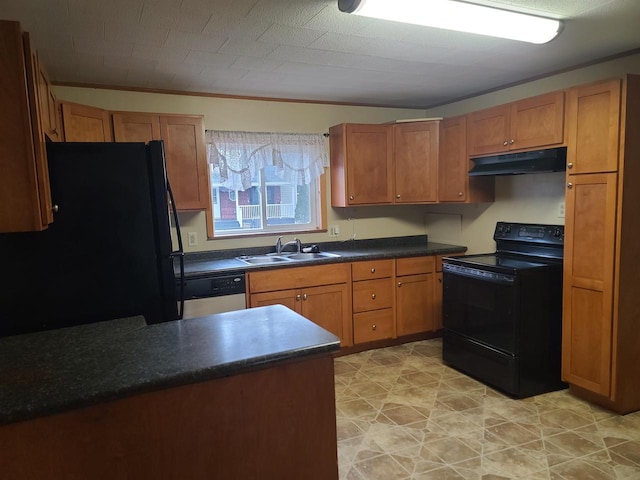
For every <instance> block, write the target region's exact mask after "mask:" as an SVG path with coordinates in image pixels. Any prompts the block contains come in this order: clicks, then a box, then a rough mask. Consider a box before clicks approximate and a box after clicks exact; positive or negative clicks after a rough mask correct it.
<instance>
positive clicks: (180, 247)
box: [167, 177, 184, 320]
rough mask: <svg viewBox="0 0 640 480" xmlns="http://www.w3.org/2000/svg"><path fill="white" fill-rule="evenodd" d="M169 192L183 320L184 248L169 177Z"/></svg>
mask: <svg viewBox="0 0 640 480" xmlns="http://www.w3.org/2000/svg"><path fill="white" fill-rule="evenodd" d="M167 193H168V194H169V199H170V200H171V211H172V213H173V221H174V223H175V225H176V237H177V238H178V249H177V250H174V251H173V252H171V258H172V259H173V258H175V257H178V258H179V259H180V279H179V280H180V294H179V298H178V301H179V302H180V306H179V307H178V320H182V317H183V316H184V248H183V245H182V234H181V232H180V221H179V220H178V210H177V208H176V201H175V198H174V197H173V190H171V183H170V182H169V178H168V177H167Z"/></svg>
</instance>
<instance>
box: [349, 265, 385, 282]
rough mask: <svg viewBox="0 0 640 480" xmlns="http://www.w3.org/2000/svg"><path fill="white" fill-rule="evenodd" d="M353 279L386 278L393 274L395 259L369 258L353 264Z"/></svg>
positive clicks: (355, 280)
mask: <svg viewBox="0 0 640 480" xmlns="http://www.w3.org/2000/svg"><path fill="white" fill-rule="evenodd" d="M351 275H352V276H353V281H354V282H357V281H358V280H370V279H373V278H384V277H390V276H391V275H393V260H367V261H364V262H354V263H352V264H351Z"/></svg>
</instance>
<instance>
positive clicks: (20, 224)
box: [0, 20, 53, 232]
mask: <svg viewBox="0 0 640 480" xmlns="http://www.w3.org/2000/svg"><path fill="white" fill-rule="evenodd" d="M0 52H2V54H1V55H0V64H1V65H2V75H0V105H2V112H1V115H0V152H1V153H0V171H1V172H2V175H1V176H0V232H27V231H39V230H43V229H45V228H47V225H48V224H49V223H51V222H52V221H53V213H52V207H51V193H50V190H49V174H48V166H47V156H46V149H45V133H44V132H43V124H44V123H46V122H43V118H42V112H41V109H40V102H39V96H40V92H39V91H38V75H39V73H38V70H39V69H38V60H37V56H36V53H35V52H34V51H33V49H32V46H31V42H30V40H29V36H28V34H27V33H23V32H22V30H21V28H20V24H19V23H18V22H11V21H4V20H0Z"/></svg>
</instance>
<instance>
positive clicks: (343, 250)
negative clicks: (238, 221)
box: [176, 235, 467, 278]
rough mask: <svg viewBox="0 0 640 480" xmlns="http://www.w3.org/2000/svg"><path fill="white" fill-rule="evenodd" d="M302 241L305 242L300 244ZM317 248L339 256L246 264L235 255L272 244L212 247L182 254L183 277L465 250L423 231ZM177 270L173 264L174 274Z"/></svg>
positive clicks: (265, 249)
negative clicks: (434, 239) (220, 248)
mask: <svg viewBox="0 0 640 480" xmlns="http://www.w3.org/2000/svg"><path fill="white" fill-rule="evenodd" d="M303 245H306V244H303ZM318 246H319V247H320V251H321V252H330V253H336V254H338V255H340V256H339V257H330V258H318V259H313V260H308V261H304V262H286V263H285V262H283V263H278V264H266V265H247V264H246V263H244V262H242V261H240V260H238V259H237V258H236V257H239V256H241V255H263V254H266V253H272V252H274V251H275V248H274V247H255V248H246V249H242V250H217V251H216V250H214V251H209V252H198V253H191V254H186V255H185V269H184V272H185V277H187V278H189V277H203V276H207V275H211V274H212V273H224V272H231V271H233V272H239V271H251V270H256V269H266V268H268V269H274V268H292V267H301V266H307V265H321V264H326V263H342V262H353V261H359V260H372V259H379V258H402V257H419V256H423V255H443V254H447V253H461V252H464V251H466V250H467V247H465V246H462V245H451V244H446V243H435V242H429V241H428V238H427V236H426V235H413V236H407V237H391V238H376V239H368V240H348V241H343V242H326V243H319V244H318ZM177 273H178V270H177V268H176V274H177Z"/></svg>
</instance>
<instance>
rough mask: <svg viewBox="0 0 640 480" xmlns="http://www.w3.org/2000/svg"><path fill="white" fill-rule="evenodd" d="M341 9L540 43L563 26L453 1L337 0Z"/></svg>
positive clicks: (546, 40)
mask: <svg viewBox="0 0 640 480" xmlns="http://www.w3.org/2000/svg"><path fill="white" fill-rule="evenodd" d="M338 8H339V9H340V11H342V12H346V13H354V14H356V15H362V16H365V17H373V18H380V19H382V20H392V21H394V22H403V23H413V24H416V25H424V26H427V27H435V28H444V29H447V30H457V31H460V32H468V33H477V34H480V35H489V36H492V37H500V38H509V39H511V40H519V41H522V42H530V43H538V44H540V43H547V42H549V41H551V40H552V39H553V38H555V36H556V35H558V33H560V30H561V29H562V22H560V21H559V20H553V19H551V18H543V17H536V16H534V15H527V14H524V13H517V12H509V11H507V10H500V9H497V8H492V7H485V6H484V5H475V4H472V3H465V2H457V1H454V0H338Z"/></svg>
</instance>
